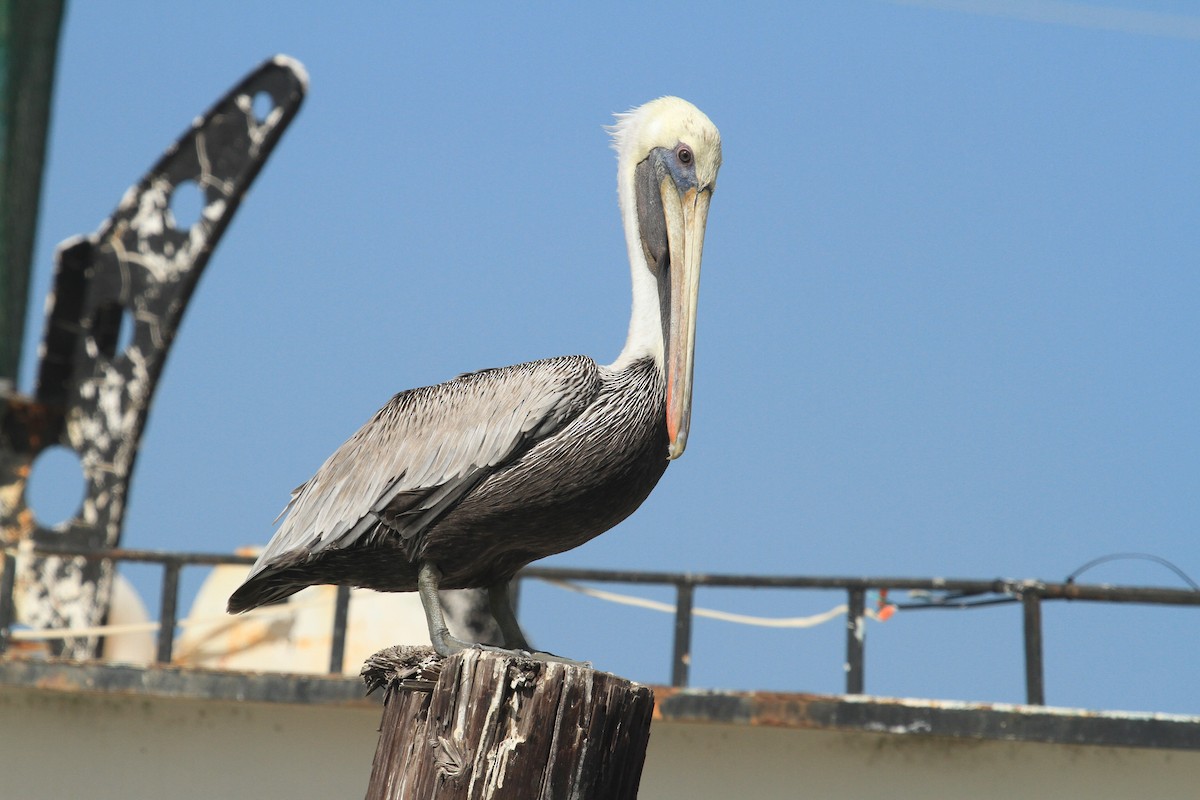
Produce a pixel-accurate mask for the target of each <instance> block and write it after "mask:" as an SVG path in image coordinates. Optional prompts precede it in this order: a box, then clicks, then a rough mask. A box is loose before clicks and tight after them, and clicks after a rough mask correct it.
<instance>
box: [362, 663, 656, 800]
mask: <svg viewBox="0 0 1200 800" xmlns="http://www.w3.org/2000/svg"><path fill="white" fill-rule="evenodd" d="M385 652H386V651H385ZM382 655H383V654H382V653H381V654H378V655H377V656H373V657H372V659H371V660H370V661H368V665H370V664H371V663H372V661H375V660H376V659H378V658H379V657H380V656H382ZM376 683H377V684H378V683H379V682H378V681H376ZM385 684H386V687H387V688H386V691H388V692H389V696H388V700H387V705H386V706H385V707H384V710H383V721H382V723H381V725H380V728H379V744H378V747H377V748H376V751H375V761H374V764H373V765H372V767H371V778H370V783H369V785H368V788H367V800H402V799H403V800H409V799H410V798H437V799H438V800H458V799H459V798H462V799H464V800H465V799H466V798H490V799H492V800H559V799H560V798H568V797H569V798H572V799H573V800H633V798H636V797H637V791H638V784H639V783H640V781H641V775H642V765H643V763H644V762H645V758H646V745H647V744H648V743H649V739H650V720H651V717H652V716H653V712H654V695H653V693H652V692H651V691H650V688H649V687H647V686H641V685H638V684H635V683H631V682H629V681H627V680H625V679H624V678H619V677H617V676H615V675H610V674H608V673H605V672H597V671H595V670H593V669H590V668H588V667H585V666H582V665H575V664H562V663H547V662H544V661H534V660H530V659H522V658H513V657H509V656H506V655H501V654H497V653H489V652H484V651H480V650H467V651H464V652H462V653H458V654H456V655H455V656H453V657H451V658H449V659H447V660H446V661H445V662H443V663H442V665H441V673H440V675H438V676H437V678H436V682H435V683H433V685H432V688H431V689H429V690H422V689H404V688H400V686H401V684H402V681H401V680H400V678H399V677H398V676H396V677H393V679H391V680H390V681H387V682H385Z"/></svg>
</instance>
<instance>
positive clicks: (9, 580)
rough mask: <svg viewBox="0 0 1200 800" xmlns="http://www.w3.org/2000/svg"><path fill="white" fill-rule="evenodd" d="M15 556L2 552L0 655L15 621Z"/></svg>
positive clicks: (0, 576)
mask: <svg viewBox="0 0 1200 800" xmlns="http://www.w3.org/2000/svg"><path fill="white" fill-rule="evenodd" d="M16 577H17V557H16V556H14V555H13V554H12V553H11V552H9V551H7V550H6V551H5V552H4V572H2V573H0V655H4V653H5V652H6V651H7V650H8V643H9V639H10V638H11V637H12V626H13V623H15V622H16V616H17V614H16V605H15V603H14V600H13V591H14V588H15V586H16Z"/></svg>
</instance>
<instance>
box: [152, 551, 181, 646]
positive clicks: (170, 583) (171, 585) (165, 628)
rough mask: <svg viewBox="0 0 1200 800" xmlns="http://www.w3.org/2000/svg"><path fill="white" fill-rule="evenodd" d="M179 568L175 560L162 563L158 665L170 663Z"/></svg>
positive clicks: (176, 618) (176, 619)
mask: <svg viewBox="0 0 1200 800" xmlns="http://www.w3.org/2000/svg"><path fill="white" fill-rule="evenodd" d="M180 566H181V565H180V563H179V562H178V561H175V560H171V561H164V562H163V582H162V598H161V600H160V601H159V609H160V612H159V614H160V616H159V624H158V653H157V654H156V655H155V657H154V660H155V661H157V662H158V663H159V664H170V663H171V650H172V649H173V648H174V646H175V625H176V623H177V622H178V612H177V610H176V606H177V605H178V603H179V569H180Z"/></svg>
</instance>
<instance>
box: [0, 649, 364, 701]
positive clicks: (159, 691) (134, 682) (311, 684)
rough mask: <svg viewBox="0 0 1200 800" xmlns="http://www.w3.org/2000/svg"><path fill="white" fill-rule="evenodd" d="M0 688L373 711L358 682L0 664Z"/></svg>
mask: <svg viewBox="0 0 1200 800" xmlns="http://www.w3.org/2000/svg"><path fill="white" fill-rule="evenodd" d="M0 686H8V687H27V688H33V689H39V690H45V691H52V692H63V693H67V694H77V693H88V694H109V695H112V694H116V695H136V696H150V697H164V698H178V699H194V700H237V701H245V702H250V703H293V704H299V705H325V706H329V705H332V706H350V707H360V708H375V707H378V706H380V705H381V702H380V700H379V699H378V698H376V697H366V696H365V694H366V688H365V687H364V686H363V682H362V679H361V678H350V677H342V676H339V675H297V674H289V673H269V672H224V671H220V670H210V669H200V668H195V667H177V666H152V667H139V666H132V665H126V664H105V663H101V662H90V661H68V660H60V659H41V658H38V659H32V658H20V657H5V658H0Z"/></svg>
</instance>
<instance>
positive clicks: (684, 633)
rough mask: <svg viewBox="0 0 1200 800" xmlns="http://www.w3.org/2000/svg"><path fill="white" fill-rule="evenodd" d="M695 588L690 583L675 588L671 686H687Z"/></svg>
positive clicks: (690, 657)
mask: <svg viewBox="0 0 1200 800" xmlns="http://www.w3.org/2000/svg"><path fill="white" fill-rule="evenodd" d="M695 591H696V587H695V586H694V585H693V584H691V583H679V584H676V586H675V647H674V648H673V652H672V654H671V685H672V686H687V683H688V670H689V669H690V668H691V666H692V598H693V595H694V594H695Z"/></svg>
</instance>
